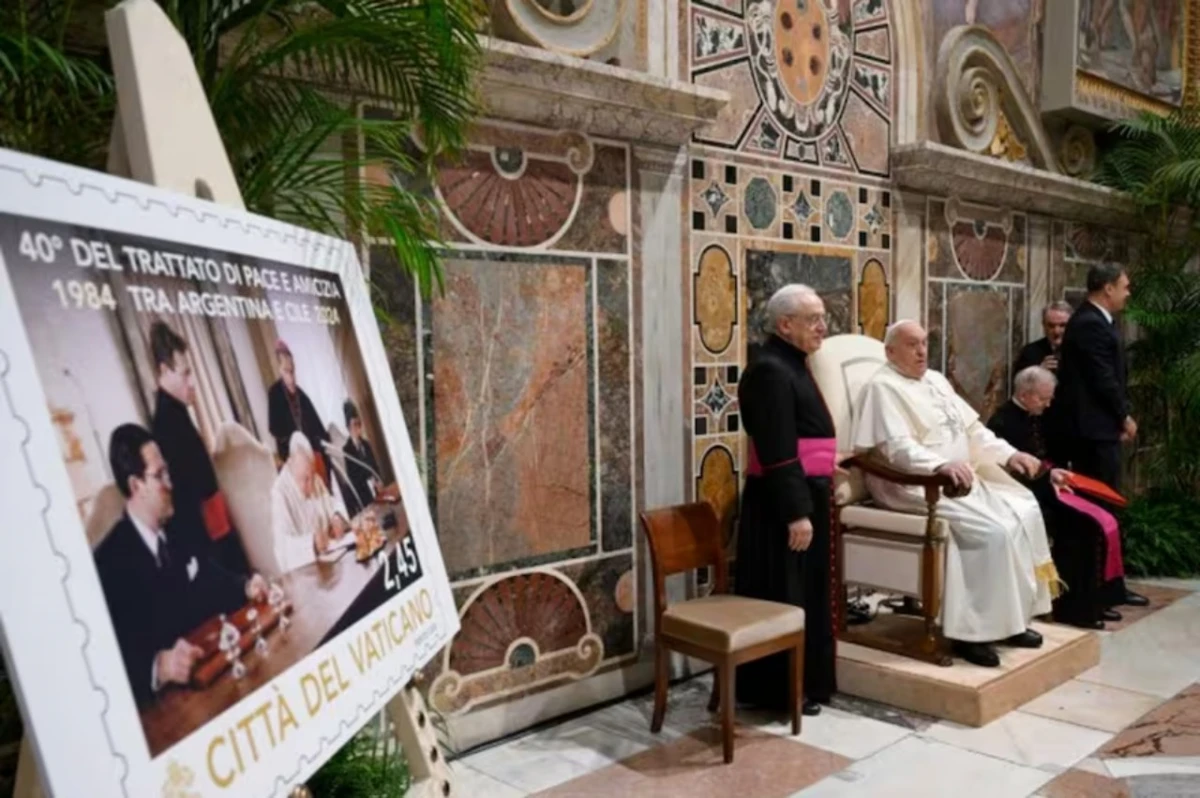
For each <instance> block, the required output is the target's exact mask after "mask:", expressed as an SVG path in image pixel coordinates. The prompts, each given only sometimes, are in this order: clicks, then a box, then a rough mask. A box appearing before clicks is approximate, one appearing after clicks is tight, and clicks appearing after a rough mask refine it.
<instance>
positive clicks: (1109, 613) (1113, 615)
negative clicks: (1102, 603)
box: [1100, 607, 1121, 623]
mask: <svg viewBox="0 0 1200 798" xmlns="http://www.w3.org/2000/svg"><path fill="white" fill-rule="evenodd" d="M1100 617H1102V618H1104V620H1106V621H1112V622H1113V623H1116V622H1117V621H1119V620H1121V613H1119V612H1117V611H1116V610H1114V609H1113V608H1112V607H1109V608H1108V609H1106V610H1105V611H1104V612H1103V613H1101V616H1100Z"/></svg>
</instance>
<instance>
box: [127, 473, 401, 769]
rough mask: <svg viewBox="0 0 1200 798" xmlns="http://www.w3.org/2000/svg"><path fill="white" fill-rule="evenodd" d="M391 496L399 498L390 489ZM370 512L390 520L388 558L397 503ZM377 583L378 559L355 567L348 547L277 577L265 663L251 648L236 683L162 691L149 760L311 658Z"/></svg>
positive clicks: (148, 719)
mask: <svg viewBox="0 0 1200 798" xmlns="http://www.w3.org/2000/svg"><path fill="white" fill-rule="evenodd" d="M392 492H393V493H394V495H399V493H398V492H396V491H395V488H394V487H393V488H392ZM373 507H374V510H375V513H376V514H377V515H378V517H379V519H380V523H381V524H382V523H383V521H384V519H385V517H386V516H387V515H389V514H394V516H395V520H396V523H395V526H393V527H392V528H391V529H388V530H385V531H384V535H385V536H386V538H387V544H386V545H385V546H384V548H383V549H382V551H384V552H387V553H388V554H391V553H392V551H393V549H394V548H395V546H396V544H397V542H398V541H400V540H401V539H403V538H404V536H405V535H407V534H408V517H407V516H406V515H405V512H404V506H403V503H400V502H398V503H396V504H388V505H382V504H376V505H373ZM347 534H353V533H349V532H348V533H347ZM382 578H383V574H382V566H381V565H380V557H379V556H378V554H377V555H375V556H374V557H371V558H370V559H368V560H366V561H364V562H361V563H360V562H357V561H356V559H355V554H354V548H353V547H351V548H348V549H343V550H342V554H341V556H340V557H339V558H338V559H337V560H336V561H334V562H321V561H317V562H313V563H309V564H308V565H304V566H301V567H300V568H297V569H295V570H293V571H289V572H288V573H286V574H284V575H283V576H282V577H280V578H279V580H278V582H279V584H280V585H281V586H282V587H283V590H284V593H285V594H286V596H287V598H288V600H289V601H290V602H291V604H292V613H291V615H290V616H289V618H290V621H291V623H290V624H289V625H288V628H287V629H286V630H282V629H279V628H276V629H273V630H272V631H271V632H270V633H269V634H268V635H267V644H268V645H269V646H270V649H269V650H268V652H267V654H266V656H265V657H264V656H260V655H259V654H258V653H257V652H256V651H254V649H253V648H251V649H250V650H249V651H248V652H246V654H244V655H243V656H242V663H243V664H244V665H245V666H246V673H245V675H244V676H243V677H242V678H241V679H234V678H233V673H232V670H231V669H228V670H226V671H225V672H224V673H223V674H221V676H219V677H218V678H217V680H216V681H215V682H213V683H212V684H211V685H209V686H208V687H207V688H204V689H202V690H197V689H193V688H190V687H171V688H168V689H167V690H165V691H164V692H163V693H162V694H161V695H160V696H159V697H158V699H157V700H156V701H155V702H154V703H153V704H151V705H149V706H147V707H146V708H145V709H143V710H142V712H141V720H142V729H143V730H144V731H145V733H146V744H147V745H148V746H149V748H150V757H151V758H152V759H153V758H154V757H156V756H158V755H159V754H160V753H162V752H163V751H165V750H167V749H168V748H170V747H171V746H173V745H175V743H177V742H179V741H180V740H182V739H183V738H184V737H187V736H188V735H189V734H191V733H192V732H194V731H195V730H196V729H198V728H200V727H201V726H203V725H204V724H205V723H207V722H208V721H210V720H211V719H213V718H215V717H216V716H218V715H220V714H221V713H222V712H224V711H225V710H226V709H228V708H229V707H231V706H233V705H234V704H236V703H237V702H239V701H241V700H242V699H243V698H245V697H246V696H248V695H250V694H251V693H253V692H254V691H255V690H257V689H258V688H260V687H262V686H263V685H264V684H266V683H268V682H270V681H271V680H272V679H274V678H275V677H276V676H278V675H279V674H281V673H283V672H284V671H286V670H287V669H288V668H290V667H291V666H292V665H294V664H296V663H297V662H299V661H300V660H301V659H303V658H304V657H306V656H308V655H309V654H310V653H312V651H313V650H314V649H316V648H317V646H319V645H320V644H321V642H322V641H324V640H325V639H326V637H328V636H329V634H330V631H331V630H333V629H334V627H335V626H338V627H344V626H345V625H348V624H345V623H339V622H340V621H342V620H343V616H344V615H346V613H347V611H348V610H349V609H350V608H351V606H352V605H354V604H355V600H356V599H358V598H359V596H360V594H362V593H363V591H364V590H365V589H366V588H367V587H368V586H369V585H370V584H371V582H372V580H375V579H379V580H382Z"/></svg>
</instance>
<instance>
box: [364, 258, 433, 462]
mask: <svg viewBox="0 0 1200 798" xmlns="http://www.w3.org/2000/svg"><path fill="white" fill-rule="evenodd" d="M370 258H371V281H372V282H373V283H374V284H375V286H376V288H377V290H376V291H375V295H374V296H373V297H372V300H373V301H374V302H375V305H376V308H377V309H378V310H377V312H380V311H381V315H382V316H383V317H384V318H383V319H382V320H381V321H380V324H379V331H380V334H381V335H382V337H383V348H384V350H385V351H386V352H387V356H388V365H389V366H390V367H391V370H392V381H393V383H394V384H395V386H396V394H397V396H399V398H400V407H401V408H402V409H403V410H404V424H405V426H407V427H408V438H409V440H410V441H412V444H413V448H414V449H415V450H416V451H417V455H418V456H417V462H418V464H419V465H422V466H423V465H424V458H422V457H421V456H420V446H421V430H422V427H421V351H420V349H421V347H420V338H419V335H420V333H419V330H418V327H417V316H418V313H419V310H418V307H417V293H416V288H415V286H414V284H413V280H412V278H411V277H410V276H409V275H408V273H407V272H406V271H404V270H403V269H401V268H400V265H399V264H398V263H397V262H396V253H395V250H393V249H392V248H391V247H389V246H385V245H376V246H373V247H371V251H370Z"/></svg>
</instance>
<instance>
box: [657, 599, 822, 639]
mask: <svg viewBox="0 0 1200 798" xmlns="http://www.w3.org/2000/svg"><path fill="white" fill-rule="evenodd" d="M803 628H804V610H803V609H801V608H800V607H793V606H792V605H791V604H780V603H778V602H775V601H762V600H760V599H752V598H745V597H743V596H730V595H718V596H706V597H704V598H698V599H692V600H691V601H680V602H678V603H676V604H672V605H671V606H670V607H667V609H666V612H664V613H663V616H662V632H663V634H667V635H670V636H671V637H675V638H678V639H680V640H686V641H687V642H689V643H693V644H695V645H697V646H701V647H703V648H707V649H709V650H711V651H740V650H742V649H745V648H749V647H751V646H755V645H758V644H759V643H762V642H765V641H767V640H771V639H773V638H776V637H780V636H782V635H786V634H793V633H795V632H799V631H800V630H801V629H803Z"/></svg>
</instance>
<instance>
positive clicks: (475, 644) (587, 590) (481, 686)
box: [424, 552, 637, 716]
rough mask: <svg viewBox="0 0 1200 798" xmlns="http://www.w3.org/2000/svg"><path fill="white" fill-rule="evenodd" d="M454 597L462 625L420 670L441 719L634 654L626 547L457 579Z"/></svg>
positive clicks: (632, 583)
mask: <svg viewBox="0 0 1200 798" xmlns="http://www.w3.org/2000/svg"><path fill="white" fill-rule="evenodd" d="M454 597H455V602H456V603H457V605H458V607H459V614H460V616H461V622H462V630H461V631H460V632H459V634H458V635H456V636H455V638H454V640H453V642H452V643H451V644H450V645H449V646H447V647H446V649H444V650H443V652H442V654H441V656H439V657H437V658H436V659H435V660H433V661H432V662H431V663H430V665H429V667H428V668H427V670H426V673H425V674H424V681H425V684H426V685H427V689H428V692H429V696H430V703H431V705H432V706H433V708H434V709H436V710H437V711H439V712H441V713H443V714H445V715H449V716H456V715H463V714H465V713H467V712H469V711H471V710H476V709H482V708H484V707H487V706H495V705H496V704H499V703H503V702H510V701H516V700H519V699H521V698H524V697H526V696H528V695H530V694H532V693H534V692H538V691H541V690H546V689H549V688H551V687H554V686H556V685H559V684H562V683H564V682H568V681H572V680H578V679H580V678H586V677H589V676H592V675H595V674H597V673H599V672H602V671H604V670H607V669H608V668H610V667H612V666H614V665H616V664H618V663H620V662H622V661H624V660H627V659H629V657H630V656H631V655H633V654H634V653H635V652H636V646H635V643H636V632H637V620H636V612H635V609H636V606H637V580H636V578H635V570H634V560H633V554H632V553H631V552H625V553H622V554H616V555H612V556H607V557H603V558H599V559H590V560H587V561H583V562H572V563H564V564H562V565H557V566H545V567H540V568H537V569H533V570H528V571H521V572H518V573H511V574H506V575H503V576H497V577H489V578H487V579H484V580H476V581H474V582H469V583H463V584H459V585H458V586H456V587H455V589H454Z"/></svg>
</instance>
